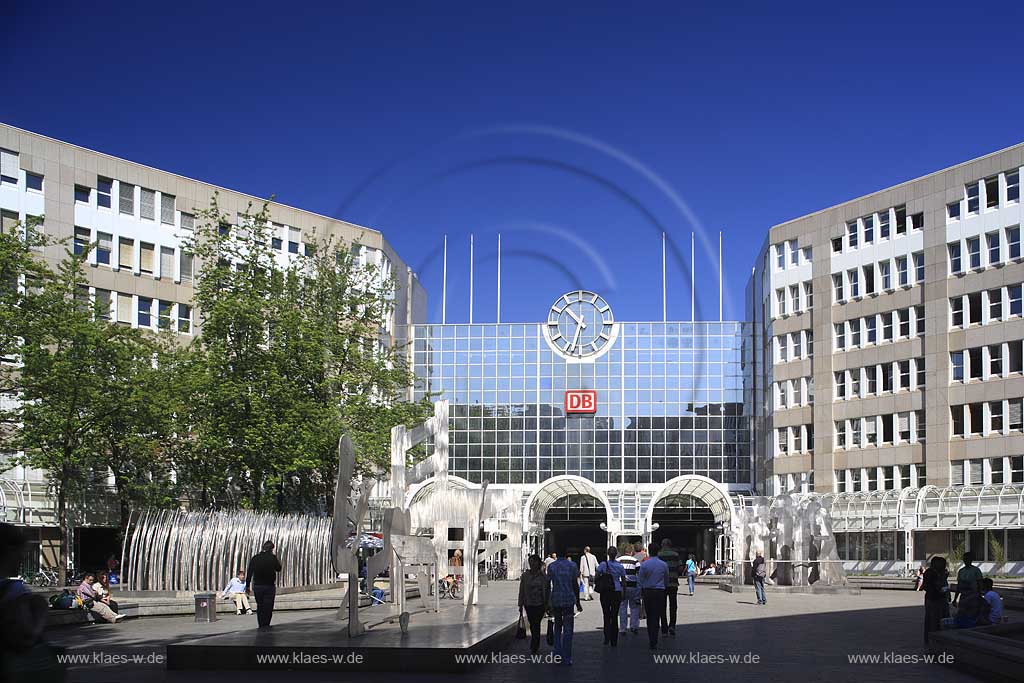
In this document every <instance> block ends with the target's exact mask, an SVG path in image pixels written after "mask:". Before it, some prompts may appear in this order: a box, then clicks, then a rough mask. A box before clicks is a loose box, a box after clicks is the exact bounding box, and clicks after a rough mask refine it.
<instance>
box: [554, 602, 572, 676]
mask: <svg viewBox="0 0 1024 683" xmlns="http://www.w3.org/2000/svg"><path fill="white" fill-rule="evenodd" d="M551 612H552V614H554V616H555V650H554V652H555V654H556V655H558V656H559V657H561V658H562V663H563V664H572V631H573V625H574V623H575V621H576V606H575V605H569V606H568V607H552V608H551Z"/></svg>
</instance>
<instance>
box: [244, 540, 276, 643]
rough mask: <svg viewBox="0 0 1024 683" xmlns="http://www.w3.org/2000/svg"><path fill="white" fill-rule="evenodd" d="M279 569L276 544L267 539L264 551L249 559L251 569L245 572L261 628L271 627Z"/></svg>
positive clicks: (247, 587) (246, 589)
mask: <svg viewBox="0 0 1024 683" xmlns="http://www.w3.org/2000/svg"><path fill="white" fill-rule="evenodd" d="M279 571H281V563H280V562H279V561H278V559H277V557H276V556H275V555H274V544H273V543H272V542H271V541H267V542H266V543H264V544H263V551H262V552H259V553H256V554H255V555H253V557H252V559H251V560H249V571H247V572H246V573H245V592H246V593H248V592H249V591H250V588H251V590H252V594H253V596H254V597H255V598H256V622H257V623H258V624H259V627H260V628H270V620H271V619H272V618H273V617H274V599H275V598H276V597H277V573H278V572H279Z"/></svg>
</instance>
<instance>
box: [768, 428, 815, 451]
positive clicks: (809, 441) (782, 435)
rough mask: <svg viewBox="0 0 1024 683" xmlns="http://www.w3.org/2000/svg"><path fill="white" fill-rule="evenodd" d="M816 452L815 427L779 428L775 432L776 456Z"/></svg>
mask: <svg viewBox="0 0 1024 683" xmlns="http://www.w3.org/2000/svg"><path fill="white" fill-rule="evenodd" d="M813 452H814V425H810V424H807V425H797V426H795V427H779V428H777V429H776V430H775V455H776V456H780V455H790V454H794V453H813Z"/></svg>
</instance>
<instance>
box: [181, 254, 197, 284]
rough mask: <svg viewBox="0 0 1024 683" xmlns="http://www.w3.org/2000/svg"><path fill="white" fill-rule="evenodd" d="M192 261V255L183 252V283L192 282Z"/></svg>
mask: <svg viewBox="0 0 1024 683" xmlns="http://www.w3.org/2000/svg"><path fill="white" fill-rule="evenodd" d="M192 260H193V258H192V254H190V253H188V252H187V251H183V252H181V281H182V282H183V283H188V282H192V271H193V267H194V266H193V263H192Z"/></svg>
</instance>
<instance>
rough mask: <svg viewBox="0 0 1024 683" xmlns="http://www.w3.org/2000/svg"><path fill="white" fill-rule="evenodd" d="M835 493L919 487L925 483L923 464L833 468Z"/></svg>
mask: <svg viewBox="0 0 1024 683" xmlns="http://www.w3.org/2000/svg"><path fill="white" fill-rule="evenodd" d="M833 474H834V475H835V490H836V493H857V492H859V491H899V490H900V489H905V488H920V487H922V486H924V485H925V484H926V483H927V473H926V471H925V466H924V464H923V463H922V464H917V465H886V466H882V467H855V468H851V469H845V470H834V472H833Z"/></svg>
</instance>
